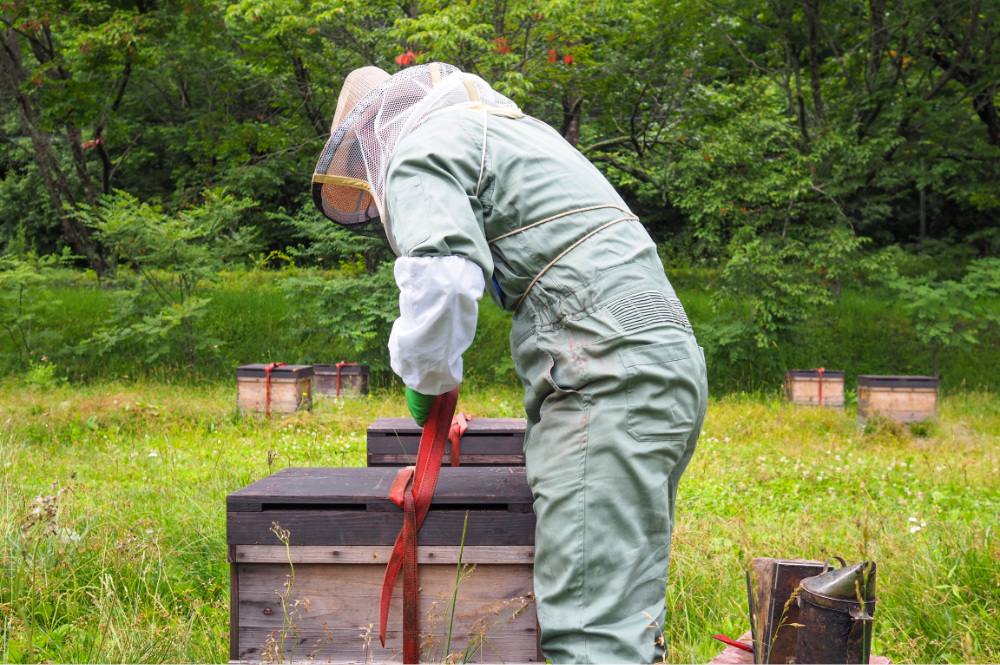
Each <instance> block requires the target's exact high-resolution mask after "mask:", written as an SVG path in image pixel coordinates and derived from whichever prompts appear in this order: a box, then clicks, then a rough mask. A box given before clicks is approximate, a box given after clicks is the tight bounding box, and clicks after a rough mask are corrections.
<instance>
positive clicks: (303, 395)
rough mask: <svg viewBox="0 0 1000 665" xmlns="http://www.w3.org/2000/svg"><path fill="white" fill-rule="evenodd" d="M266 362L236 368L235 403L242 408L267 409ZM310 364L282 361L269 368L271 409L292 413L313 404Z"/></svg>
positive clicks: (265, 410)
mask: <svg viewBox="0 0 1000 665" xmlns="http://www.w3.org/2000/svg"><path fill="white" fill-rule="evenodd" d="M267 367H268V366H267V365H265V364H262V363H259V364H256V365H243V366H242V367H239V368H237V370H236V406H237V407H238V408H239V409H240V410H241V411H259V412H261V413H265V412H267V411H268V400H267V398H268V376H267ZM312 376H313V369H312V365H284V366H282V367H275V368H274V369H272V370H271V380H270V393H271V404H270V412H271V413H295V412H296V411H299V410H300V409H305V410H308V409H311V408H312Z"/></svg>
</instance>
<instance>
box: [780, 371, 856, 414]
mask: <svg viewBox="0 0 1000 665" xmlns="http://www.w3.org/2000/svg"><path fill="white" fill-rule="evenodd" d="M821 374H822V380H820V376H821ZM785 399H787V400H788V401H789V402H791V403H792V404H801V405H804V406H831V407H836V408H839V409H842V408H844V370H837V369H825V370H822V373H821V372H820V370H818V369H791V370H788V371H787V372H785Z"/></svg>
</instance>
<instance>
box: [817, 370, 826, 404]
mask: <svg viewBox="0 0 1000 665" xmlns="http://www.w3.org/2000/svg"><path fill="white" fill-rule="evenodd" d="M816 371H817V372H819V405H820V406H823V372H824V371H826V370H825V369H824V368H822V367H820V368H818V369H817V370H816Z"/></svg>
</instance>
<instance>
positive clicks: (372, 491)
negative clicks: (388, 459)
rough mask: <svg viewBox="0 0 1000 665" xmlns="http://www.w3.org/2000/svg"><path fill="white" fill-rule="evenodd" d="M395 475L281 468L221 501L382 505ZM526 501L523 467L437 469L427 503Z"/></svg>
mask: <svg viewBox="0 0 1000 665" xmlns="http://www.w3.org/2000/svg"><path fill="white" fill-rule="evenodd" d="M396 474H397V470H396V469H392V468H364V469H359V468H324V467H316V468H306V469H284V470H282V471H279V472H277V473H275V474H272V475H270V476H268V477H267V478H264V479H262V480H258V481H257V482H255V483H253V484H252V485H248V486H247V487H244V488H242V489H239V490H237V491H235V492H233V493H231V494H229V495H228V496H227V497H226V503H227V504H228V505H229V506H234V505H243V504H246V505H249V506H253V504H255V503H260V504H265V505H270V506H277V505H282V504H297V503H298V504H312V505H315V504H324V503H325V504H336V505H349V504H368V503H385V502H387V497H388V495H389V488H390V487H391V486H392V481H393V480H394V479H395V477H396ZM531 502H532V495H531V490H530V488H529V487H528V479H527V476H526V474H525V470H524V468H523V467H522V468H512V467H475V468H463V467H458V468H452V467H446V468H443V469H441V475H440V477H439V479H438V484H437V488H436V490H435V492H434V501H433V503H434V504H435V505H438V504H468V503H476V504H483V503H497V504H509V503H531ZM230 512H234V510H232V509H231V510H230Z"/></svg>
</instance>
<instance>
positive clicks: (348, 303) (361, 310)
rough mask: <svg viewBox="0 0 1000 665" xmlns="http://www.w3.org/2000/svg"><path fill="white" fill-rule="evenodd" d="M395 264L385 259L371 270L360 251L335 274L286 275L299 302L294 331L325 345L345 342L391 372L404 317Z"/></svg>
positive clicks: (294, 302)
mask: <svg viewBox="0 0 1000 665" xmlns="http://www.w3.org/2000/svg"><path fill="white" fill-rule="evenodd" d="M392 268H393V264H392V263H382V264H381V265H380V266H379V267H378V269H377V270H375V272H373V273H369V272H367V271H366V270H365V261H364V258H363V257H361V256H360V255H359V256H358V257H357V260H356V262H355V263H346V262H342V263H341V266H340V274H339V275H338V276H336V277H335V278H333V279H331V278H330V276H326V275H316V274H304V275H301V276H295V277H290V278H288V279H287V280H285V281H284V283H283V285H282V288H283V289H284V291H285V296H286V298H287V299H288V300H289V302H290V303H291V304H292V306H293V307H294V310H293V311H294V313H293V315H292V319H293V321H294V322H295V324H296V325H297V328H296V331H295V334H297V335H301V336H303V337H312V338H318V339H319V343H320V344H323V345H326V344H328V345H331V346H332V345H333V344H335V343H336V342H340V343H342V344H344V345H346V346H347V348H349V349H350V351H351V352H352V353H353V354H354V358H356V359H357V361H361V362H365V363H368V364H370V365H371V366H372V368H373V370H376V371H386V370H387V369H388V366H389V363H388V351H387V349H386V344H387V343H388V341H389V333H390V332H391V331H392V323H393V321H395V320H396V319H397V318H398V317H399V289H398V288H397V287H396V281H395V278H394V277H393V272H392Z"/></svg>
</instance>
